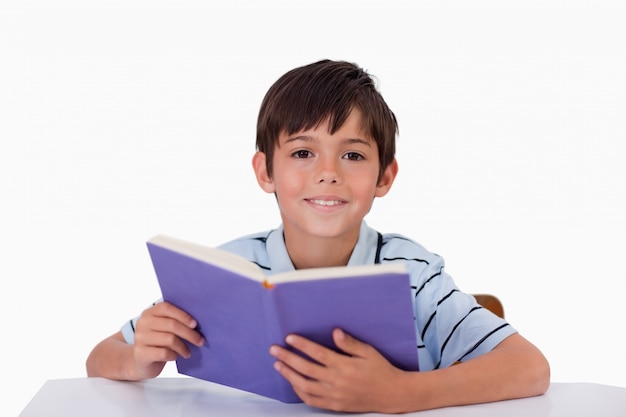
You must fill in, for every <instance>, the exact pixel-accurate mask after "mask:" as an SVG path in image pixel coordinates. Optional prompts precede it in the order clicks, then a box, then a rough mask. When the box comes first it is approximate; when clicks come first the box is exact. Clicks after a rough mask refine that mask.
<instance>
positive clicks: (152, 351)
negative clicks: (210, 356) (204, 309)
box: [133, 301, 204, 379]
mask: <svg viewBox="0 0 626 417" xmlns="http://www.w3.org/2000/svg"><path fill="white" fill-rule="evenodd" d="M197 324H198V323H197V322H196V320H195V319H194V318H193V317H191V316H190V315H189V314H187V313H186V312H185V311H183V310H181V309H179V308H178V307H175V306H174V305H173V304H170V303H168V302H165V301H164V302H160V303H157V304H155V305H154V306H152V307H150V308H148V309H146V310H145V311H144V312H143V313H142V314H141V317H139V319H138V320H137V322H136V324H135V343H134V345H133V356H134V359H135V365H136V367H137V373H138V375H137V376H138V377H139V379H145V378H154V377H156V376H158V375H159V374H160V373H161V371H162V370H163V367H164V366H165V364H166V363H167V362H168V361H173V360H176V358H177V357H178V355H180V356H182V357H184V358H189V356H190V355H191V352H190V351H189V348H188V347H187V345H186V344H185V343H184V342H183V340H187V341H188V342H190V343H192V344H194V345H196V346H202V345H203V344H204V337H203V336H202V335H201V334H200V333H199V332H198V331H196V330H195V328H196V326H197Z"/></svg>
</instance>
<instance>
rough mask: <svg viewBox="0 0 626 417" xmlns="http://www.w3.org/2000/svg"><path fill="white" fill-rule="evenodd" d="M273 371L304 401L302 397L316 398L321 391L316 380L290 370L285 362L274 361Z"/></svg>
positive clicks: (292, 369)
mask: <svg viewBox="0 0 626 417" xmlns="http://www.w3.org/2000/svg"><path fill="white" fill-rule="evenodd" d="M294 356H297V355H294ZM300 359H302V358H300ZM274 369H276V370H277V371H278V372H279V373H280V374H281V375H282V376H283V378H285V379H286V380H287V381H288V382H289V383H290V384H291V386H292V387H293V389H294V391H295V392H296V394H298V396H299V397H300V398H301V399H304V398H303V395H307V396H311V395H312V396H318V395H319V394H320V393H321V392H322V391H323V386H322V385H321V384H320V383H319V382H318V381H317V380H316V379H314V378H312V377H311V376H309V375H306V374H303V373H302V372H300V371H298V370H297V369H294V368H292V367H291V366H290V365H289V364H288V363H287V362H284V361H280V360H279V361H276V362H275V363H274Z"/></svg>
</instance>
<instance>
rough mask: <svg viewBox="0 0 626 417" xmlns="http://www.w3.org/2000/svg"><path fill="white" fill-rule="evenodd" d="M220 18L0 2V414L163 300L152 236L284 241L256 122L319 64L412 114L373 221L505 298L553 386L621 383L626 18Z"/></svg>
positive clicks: (225, 10) (396, 12) (368, 5)
mask: <svg viewBox="0 0 626 417" xmlns="http://www.w3.org/2000/svg"><path fill="white" fill-rule="evenodd" d="M209 3H211V2H208V1H193V2H190V1H187V2H184V1H177V2H174V1H172V2H165V1H132V0H130V1H78V0H77V1H56V2H43V1H41V2H35V1H22V2H6V1H4V2H2V3H0V60H1V61H2V62H1V63H0V138H1V150H0V186H1V188H0V192H1V197H0V198H1V200H0V201H1V202H0V210H1V211H0V280H1V281H0V295H1V299H2V301H1V303H0V317H1V320H2V342H1V343H0V353H1V354H0V360H1V361H2V379H3V381H4V382H5V386H6V385H7V384H8V387H9V388H6V387H5V388H4V391H3V392H4V393H3V395H2V397H3V400H2V402H1V405H0V408H2V409H3V410H2V411H0V414H2V415H17V414H18V413H19V412H20V411H21V410H22V409H23V407H24V406H25V405H26V404H27V403H28V401H29V400H30V398H32V396H33V395H34V394H35V393H36V392H37V390H38V389H39V388H40V387H41V385H42V384H43V383H44V382H45V381H46V380H47V379H53V378H72V377H83V376H85V369H84V362H85V359H86V357H87V355H88V353H89V351H90V350H91V348H92V347H93V346H94V345H95V344H96V343H97V342H98V341H99V340H101V339H102V338H104V337H105V336H108V335H110V334H111V333H113V332H115V331H117V330H118V328H119V327H120V326H121V325H122V323H123V322H124V321H125V320H127V319H129V318H130V317H132V316H134V315H135V314H137V313H139V312H140V311H141V310H142V309H143V308H144V307H146V306H147V305H148V304H149V303H150V302H152V301H153V300H154V299H156V298H157V297H158V296H159V290H158V286H157V283H156V279H155V277H154V273H153V271H152V267H151V264H150V260H149V256H148V253H147V250H146V248H145V240H147V239H148V238H149V237H151V236H152V235H154V234H157V233H166V234H171V235H174V236H177V237H180V238H184V239H188V240H194V241H198V242H202V243H206V244H209V245H217V244H219V243H222V242H224V241H225V240H229V239H231V238H234V237H238V236H240V235H242V234H247V233H251V232H255V231H260V230H265V229H268V228H271V227H275V226H277V225H278V222H279V217H278V214H277V209H276V207H275V203H274V199H273V196H271V195H267V194H265V193H263V192H262V191H261V190H260V189H259V188H258V186H257V185H256V183H255V181H254V178H253V175H252V170H251V165H250V159H251V156H252V154H253V152H254V139H255V127H256V115H257V111H258V108H259V105H260V102H261V99H262V97H263V95H264V93H265V91H266V90H267V88H268V87H269V86H270V85H271V84H272V83H273V82H274V81H275V80H276V79H277V78H278V77H279V76H280V75H282V74H283V73H284V72H285V71H287V70H289V69H291V68H293V67H296V66H300V65H303V64H307V63H310V62H313V61H316V60H318V59H321V58H332V59H345V60H349V61H354V62H357V63H358V64H360V65H362V66H364V67H365V68H366V69H368V70H369V71H370V72H371V73H372V74H373V75H375V76H376V77H377V78H378V79H379V81H380V89H381V91H382V93H383V95H384V97H385V98H386V100H387V102H388V104H389V105H390V107H391V108H392V109H393V110H394V111H395V113H396V115H397V117H398V119H399V123H400V137H399V142H398V155H397V156H398V160H399V164H400V173H399V177H398V179H397V182H396V184H395V185H394V188H393V189H392V191H391V193H390V194H389V195H388V196H387V197H385V198H383V199H380V200H378V201H377V202H375V205H374V208H373V210H372V212H371V213H370V215H369V216H368V217H367V221H368V223H369V224H370V225H371V226H373V227H375V228H376V229H379V230H381V231H383V232H401V233H404V234H406V235H408V236H410V237H413V238H414V239H416V240H418V241H419V242H421V243H422V244H424V245H425V246H426V247H427V248H428V249H430V250H432V251H434V252H437V253H439V254H441V255H443V256H444V258H445V259H446V261H447V265H448V266H447V269H448V271H449V272H450V273H451V274H452V275H453V276H454V277H455V279H456V281H457V284H458V285H459V286H460V287H461V288H462V289H463V290H465V291H467V292H474V293H476V292H491V293H494V294H497V295H498V296H499V297H500V298H501V300H502V301H503V303H504V305H505V310H506V314H507V317H508V319H509V320H510V322H511V323H512V324H513V325H514V326H515V327H516V328H517V329H518V330H519V331H520V332H521V333H522V334H523V335H525V336H526V337H527V338H529V339H530V340H531V341H533V342H534V343H535V344H536V345H538V346H539V347H540V348H541V349H542V350H543V351H544V352H545V354H546V355H547V357H548V358H549V360H550V362H551V365H552V371H553V381H556V382H569V381H587V382H597V383H603V384H613V385H620V386H626V365H625V360H624V352H625V351H626V344H625V343H624V338H623V334H622V333H623V329H624V317H625V313H624V304H625V303H624V296H623V293H622V290H621V288H622V287H623V281H624V280H625V279H626V265H625V263H624V249H625V246H626V245H625V239H624V236H625V235H626V224H625V221H624V213H625V212H626V163H625V162H624V161H625V159H626V151H625V150H624V149H625V140H626V76H625V74H626V25H625V24H624V22H626V10H625V9H624V6H623V4H624V3H623V2H620V1H614V2H610V1H603V0H599V1H553V0H552V1H551V0H548V1H533V0H526V1H519V2H517V1H515V2H513V1H473V2H469V1H421V2H420V1H406V2H400V1H386V2H382V1H364V0H359V1H343V2H342V1H319V0H318V1H315V2H306V4H308V6H301V5H299V4H300V3H301V2H290V1H284V2H278V1H276V2H263V1H258V2H254V1H228V2H224V4H223V5H216V6H211V5H207V4H209ZM51 4H54V5H51ZM295 4H298V5H297V6H296V5H295ZM164 375H167V376H174V375H175V370H174V367H173V366H172V367H169V366H168V368H166V371H165V374H164ZM7 389H8V391H7ZM7 393H10V395H7Z"/></svg>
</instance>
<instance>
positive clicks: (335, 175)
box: [317, 161, 340, 184]
mask: <svg viewBox="0 0 626 417" xmlns="http://www.w3.org/2000/svg"><path fill="white" fill-rule="evenodd" d="M319 168H320V169H319V172H318V174H317V182H318V183H322V182H326V183H331V184H334V183H337V182H338V181H339V178H340V175H339V167H338V166H337V163H336V162H334V161H320V167H319Z"/></svg>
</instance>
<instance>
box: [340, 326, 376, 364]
mask: <svg viewBox="0 0 626 417" xmlns="http://www.w3.org/2000/svg"><path fill="white" fill-rule="evenodd" d="M333 341H334V342H335V346H337V348H339V349H340V350H341V351H342V352H344V353H346V354H348V355H350V356H355V357H359V358H363V357H366V356H369V355H370V354H371V352H372V347H371V345H368V344H367V343H364V342H361V341H360V340H358V339H357V338H355V337H353V336H352V335H350V334H348V333H346V332H345V331H343V330H342V329H335V330H333Z"/></svg>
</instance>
